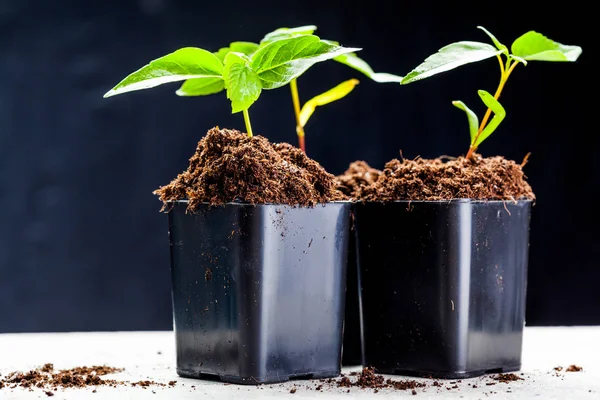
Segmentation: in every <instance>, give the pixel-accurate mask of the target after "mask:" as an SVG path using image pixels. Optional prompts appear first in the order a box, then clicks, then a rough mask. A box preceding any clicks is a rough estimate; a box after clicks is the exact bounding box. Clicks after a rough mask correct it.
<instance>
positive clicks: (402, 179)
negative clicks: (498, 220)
mask: <svg viewBox="0 0 600 400" xmlns="http://www.w3.org/2000/svg"><path fill="white" fill-rule="evenodd" d="M467 198H468V199H475V200H513V201H514V200H521V199H531V200H535V195H534V193H533V191H532V189H531V186H529V184H528V183H527V181H526V177H525V174H524V173H523V169H522V167H521V165H519V164H517V163H515V162H514V161H511V160H507V159H505V158H504V157H501V156H497V157H487V158H483V157H481V155H479V154H476V155H475V158H474V159H473V160H472V161H471V160H467V159H466V158H465V157H459V158H456V159H451V160H445V159H442V158H436V159H421V158H417V159H415V160H406V159H404V160H403V161H400V160H398V159H394V160H391V161H389V162H388V163H387V164H386V165H385V168H384V169H383V172H382V173H381V174H380V176H379V178H378V179H377V181H376V182H375V183H374V184H372V185H368V186H365V187H363V188H362V190H361V191H360V198H359V199H358V200H362V201H380V202H388V201H396V200H452V199H467Z"/></svg>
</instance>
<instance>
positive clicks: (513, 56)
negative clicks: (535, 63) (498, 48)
mask: <svg viewBox="0 0 600 400" xmlns="http://www.w3.org/2000/svg"><path fill="white" fill-rule="evenodd" d="M509 57H510V58H512V59H513V60H516V61H519V62H522V63H523V65H527V60H526V59H524V58H523V57H519V56H515V55H514V54H511V55H509Z"/></svg>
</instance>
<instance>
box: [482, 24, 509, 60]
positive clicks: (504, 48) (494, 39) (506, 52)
mask: <svg viewBox="0 0 600 400" xmlns="http://www.w3.org/2000/svg"><path fill="white" fill-rule="evenodd" d="M477 28H479V29H481V30H482V31H484V32H485V34H486V35H488V36H489V37H490V39H492V42H494V46H496V47H497V48H498V50H502V52H503V53H504V54H508V47H506V46H505V45H503V44H502V43H500V41H499V40H498V39H496V36H494V35H492V32H490V31H488V30H487V29H485V28H484V27H483V26H478V27H477Z"/></svg>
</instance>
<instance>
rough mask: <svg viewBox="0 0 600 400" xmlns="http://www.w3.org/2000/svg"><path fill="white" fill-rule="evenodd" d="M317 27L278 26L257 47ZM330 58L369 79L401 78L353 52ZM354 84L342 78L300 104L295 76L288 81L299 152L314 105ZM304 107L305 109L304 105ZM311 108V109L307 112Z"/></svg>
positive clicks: (341, 94) (309, 32)
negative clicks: (376, 70)
mask: <svg viewBox="0 0 600 400" xmlns="http://www.w3.org/2000/svg"><path fill="white" fill-rule="evenodd" d="M316 30H317V27H316V26H315V25H306V26H300V27H296V28H279V29H276V30H274V31H273V32H270V33H268V34H266V35H265V37H264V38H263V39H262V40H261V42H260V46H264V45H266V44H269V43H271V42H273V41H277V40H282V39H286V38H290V37H299V36H303V35H312V34H313V33H314V32H315V31H316ZM326 42H327V43H329V44H331V45H334V46H339V45H340V44H339V43H338V42H335V41H332V40H326ZM333 60H334V61H337V62H339V63H342V64H345V65H347V66H349V67H351V68H354V69H355V70H357V71H359V72H361V73H363V74H364V75H366V76H367V77H368V78H370V79H372V80H373V81H375V82H379V83H384V82H395V83H400V81H402V77H401V76H397V75H392V74H388V73H382V72H374V71H373V69H372V68H371V67H370V66H369V64H367V62H366V61H364V60H363V59H361V58H360V57H358V56H357V55H356V53H345V54H341V55H339V56H337V57H334V58H333ZM357 84H358V80H356V79H350V80H348V81H345V82H343V83H341V84H339V85H337V86H336V87H334V88H332V89H330V90H328V91H327V92H325V93H322V94H320V95H317V96H315V97H314V98H312V99H310V100H309V101H307V102H306V103H305V105H304V106H302V107H300V95H299V93H298V81H297V79H292V80H291V81H290V83H289V85H290V90H291V94H292V103H293V106H294V114H295V116H296V133H297V135H298V147H300V149H302V151H305V152H306V147H305V139H304V137H305V131H304V126H305V125H306V123H307V122H308V118H307V116H308V117H310V116H311V115H312V112H313V111H314V106H315V105H319V106H323V105H325V104H328V103H331V102H333V101H336V100H339V99H341V98H343V97H345V96H346V95H347V94H348V93H350V92H351V91H352V89H354V87H355V86H356V85H357ZM307 107H308V108H307ZM309 110H311V111H309Z"/></svg>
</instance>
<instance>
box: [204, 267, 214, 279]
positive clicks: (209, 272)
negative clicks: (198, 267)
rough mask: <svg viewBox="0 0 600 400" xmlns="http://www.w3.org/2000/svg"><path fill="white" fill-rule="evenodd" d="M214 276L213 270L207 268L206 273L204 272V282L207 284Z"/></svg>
mask: <svg viewBox="0 0 600 400" xmlns="http://www.w3.org/2000/svg"><path fill="white" fill-rule="evenodd" d="M212 276H213V272H212V269H210V268H208V267H207V268H206V271H205V272H204V280H205V281H206V282H210V281H211V280H212Z"/></svg>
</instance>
